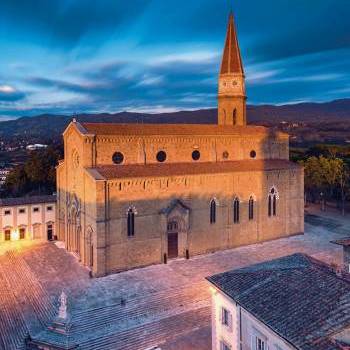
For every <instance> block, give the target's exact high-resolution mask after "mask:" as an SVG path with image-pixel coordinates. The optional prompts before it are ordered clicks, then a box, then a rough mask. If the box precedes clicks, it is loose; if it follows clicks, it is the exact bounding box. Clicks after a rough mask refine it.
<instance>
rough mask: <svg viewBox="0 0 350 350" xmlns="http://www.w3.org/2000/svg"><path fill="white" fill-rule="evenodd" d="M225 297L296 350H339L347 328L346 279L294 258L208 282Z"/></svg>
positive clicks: (349, 294)
mask: <svg viewBox="0 0 350 350" xmlns="http://www.w3.org/2000/svg"><path fill="white" fill-rule="evenodd" d="M208 280H209V281H210V282H211V283H212V284H213V285H214V286H215V287H217V288H218V289H219V290H221V291H222V292H223V293H224V294H226V295H227V296H229V297H230V298H231V299H232V300H234V301H235V302H237V303H238V304H239V305H241V306H242V307H243V308H244V309H246V310H247V311H249V312H250V313H251V314H252V315H254V316H255V317H256V318H257V319H258V320H260V321H261V322H263V323H264V324H265V325H267V326H268V327H270V328H271V329H272V330H273V331H274V332H275V333H277V334H278V335H279V336H280V337H282V338H283V339H285V340H287V341H288V342H289V343H291V344H292V345H294V346H295V347H296V348H297V349H302V350H311V349H314V350H316V349H317V350H329V349H343V347H342V346H341V345H340V344H339V342H337V341H336V340H335V338H334V335H335V334H338V333H340V332H341V331H344V330H346V329H348V328H349V327H350V312H349V310H350V275H349V274H347V273H341V274H337V273H336V272H335V270H334V268H332V267H331V266H329V265H327V264H325V263H323V262H321V261H319V260H316V259H314V258H312V257H310V256H308V255H305V254H294V255H290V256H286V257H282V258H279V259H275V260H271V261H267V262H263V263H260V264H256V265H252V266H249V267H245V268H241V269H237V270H232V271H228V272H224V273H221V274H218V275H214V276H211V277H209V278H208Z"/></svg>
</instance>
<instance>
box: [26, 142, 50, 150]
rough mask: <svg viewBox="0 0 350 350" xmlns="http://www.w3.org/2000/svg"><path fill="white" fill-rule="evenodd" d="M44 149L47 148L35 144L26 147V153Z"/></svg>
mask: <svg viewBox="0 0 350 350" xmlns="http://www.w3.org/2000/svg"><path fill="white" fill-rule="evenodd" d="M44 148H47V145H42V144H40V143H36V144H35V145H28V146H27V147H26V150H27V151H37V150H39V149H44Z"/></svg>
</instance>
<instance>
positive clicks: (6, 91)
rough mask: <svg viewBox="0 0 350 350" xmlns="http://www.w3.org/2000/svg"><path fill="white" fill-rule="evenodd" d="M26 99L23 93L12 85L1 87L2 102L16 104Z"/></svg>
mask: <svg viewBox="0 0 350 350" xmlns="http://www.w3.org/2000/svg"><path fill="white" fill-rule="evenodd" d="M24 98H25V94H24V93H23V92H20V91H17V90H16V89H15V88H14V87H12V86H10V85H0V102H16V101H20V100H22V99H24Z"/></svg>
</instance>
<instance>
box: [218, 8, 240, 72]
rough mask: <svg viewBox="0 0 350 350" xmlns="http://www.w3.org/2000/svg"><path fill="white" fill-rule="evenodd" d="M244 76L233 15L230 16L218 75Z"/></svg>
mask: <svg viewBox="0 0 350 350" xmlns="http://www.w3.org/2000/svg"><path fill="white" fill-rule="evenodd" d="M230 73H240V74H244V70H243V64H242V57H241V52H240V50H239V45H238V40H237V33H236V28H235V24H234V19H233V14H232V13H231V14H230V18H229V24H228V28H227V34H226V42H225V49H224V55H223V58H222V63H221V71H220V74H230Z"/></svg>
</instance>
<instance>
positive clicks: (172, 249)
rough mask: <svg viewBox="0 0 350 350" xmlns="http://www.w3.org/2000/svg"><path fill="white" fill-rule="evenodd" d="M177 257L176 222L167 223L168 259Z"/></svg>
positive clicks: (177, 235) (177, 237)
mask: <svg viewBox="0 0 350 350" xmlns="http://www.w3.org/2000/svg"><path fill="white" fill-rule="evenodd" d="M178 255H179V233H178V224H177V222H176V221H171V222H169V223H168V257H169V259H174V258H177V257H178Z"/></svg>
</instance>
